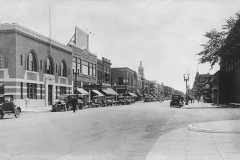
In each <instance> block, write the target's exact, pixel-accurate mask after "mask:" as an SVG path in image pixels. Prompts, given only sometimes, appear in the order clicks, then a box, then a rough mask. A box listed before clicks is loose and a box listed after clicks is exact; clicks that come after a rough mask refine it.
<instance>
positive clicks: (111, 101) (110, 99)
mask: <svg viewBox="0 0 240 160" xmlns="http://www.w3.org/2000/svg"><path fill="white" fill-rule="evenodd" d="M106 105H107V106H113V105H115V101H114V98H113V96H110V97H106Z"/></svg>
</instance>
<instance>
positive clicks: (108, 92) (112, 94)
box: [77, 88, 118, 96]
mask: <svg viewBox="0 0 240 160" xmlns="http://www.w3.org/2000/svg"><path fill="white" fill-rule="evenodd" d="M77 91H78V92H79V94H82V95H88V94H89V93H88V92H87V91H86V90H84V89H83V88H77ZM92 91H93V92H94V93H95V94H97V95H98V96H104V95H103V94H102V93H101V92H99V91H98V90H92ZM102 91H103V92H104V93H105V94H106V95H111V96H118V93H117V92H115V91H114V90H113V89H112V88H107V89H105V90H102Z"/></svg>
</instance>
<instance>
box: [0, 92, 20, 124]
mask: <svg viewBox="0 0 240 160" xmlns="http://www.w3.org/2000/svg"><path fill="white" fill-rule="evenodd" d="M0 103H1V104H0V119H2V118H3V117H4V115H6V114H8V115H10V114H14V116H15V117H16V118H18V117H19V116H20V113H21V108H20V107H17V106H16V105H15V104H14V103H13V99H12V97H11V96H4V97H1V100H0Z"/></svg>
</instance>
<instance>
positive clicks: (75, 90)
mask: <svg viewBox="0 0 240 160" xmlns="http://www.w3.org/2000/svg"><path fill="white" fill-rule="evenodd" d="M73 74H74V76H75V89H74V94H76V92H77V75H79V73H78V72H73Z"/></svg>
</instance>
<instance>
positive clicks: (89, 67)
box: [70, 45, 97, 90]
mask: <svg viewBox="0 0 240 160" xmlns="http://www.w3.org/2000/svg"><path fill="white" fill-rule="evenodd" d="M70 46H71V47H72V72H73V76H74V77H73V79H74V81H75V82H74V87H75V90H77V88H84V86H88V85H94V84H95V85H96V84H97V56H96V55H95V54H93V53H91V52H90V51H89V50H88V49H86V48H85V49H81V48H80V47H78V46H76V45H70Z"/></svg>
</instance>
